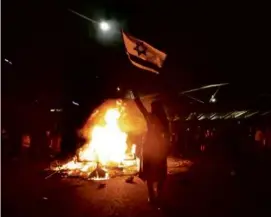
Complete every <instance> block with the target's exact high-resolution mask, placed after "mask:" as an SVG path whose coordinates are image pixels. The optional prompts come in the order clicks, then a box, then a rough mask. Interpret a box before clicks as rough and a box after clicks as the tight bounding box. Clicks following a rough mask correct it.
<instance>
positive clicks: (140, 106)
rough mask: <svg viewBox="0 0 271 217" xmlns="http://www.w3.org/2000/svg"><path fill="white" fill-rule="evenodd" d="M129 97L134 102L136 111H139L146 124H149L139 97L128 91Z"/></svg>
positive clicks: (145, 110)
mask: <svg viewBox="0 0 271 217" xmlns="http://www.w3.org/2000/svg"><path fill="white" fill-rule="evenodd" d="M130 96H131V98H132V99H133V100H134V101H135V103H136V105H137V107H138V109H139V110H140V112H141V113H142V114H143V116H144V118H145V120H146V122H147V124H149V123H150V121H149V112H148V111H147V109H146V108H145V106H144V105H143V103H142V101H141V100H140V98H139V96H138V95H137V94H134V92H133V91H130Z"/></svg>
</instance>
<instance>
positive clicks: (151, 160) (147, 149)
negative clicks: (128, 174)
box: [130, 91, 169, 204]
mask: <svg viewBox="0 0 271 217" xmlns="http://www.w3.org/2000/svg"><path fill="white" fill-rule="evenodd" d="M130 97H131V99H133V100H134V101H135V103H136V105H137V107H138V108H139V110H140V111H141V113H142V114H143V116H144V118H145V120H146V122H147V134H146V137H145V141H144V143H143V147H142V157H141V161H142V163H141V167H140V173H139V177H140V178H141V179H142V180H144V181H146V183H147V188H148V194H149V199H148V201H149V202H150V203H151V204H156V203H157V202H160V199H161V193H162V189H163V185H164V182H165V179H166V177H167V155H168V150H169V139H168V129H167V126H165V125H164V124H163V122H164V120H165V118H166V114H165V112H164V110H163V106H162V105H161V104H160V102H153V103H152V104H151V112H150V113H149V112H148V111H147V109H146V108H145V107H144V105H143V103H142V102H141V100H140V98H139V97H138V96H137V95H136V94H134V92H133V91H130ZM156 183H157V192H155V189H154V184H156Z"/></svg>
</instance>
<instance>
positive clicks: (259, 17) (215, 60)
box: [2, 0, 270, 104]
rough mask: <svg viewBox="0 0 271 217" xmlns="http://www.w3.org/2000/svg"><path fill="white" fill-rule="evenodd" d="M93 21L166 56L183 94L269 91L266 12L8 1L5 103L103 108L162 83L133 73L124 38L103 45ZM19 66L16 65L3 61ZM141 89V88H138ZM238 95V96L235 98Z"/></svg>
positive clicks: (237, 5)
mask: <svg viewBox="0 0 271 217" xmlns="http://www.w3.org/2000/svg"><path fill="white" fill-rule="evenodd" d="M68 8H71V9H73V10H75V11H77V12H80V13H82V14H84V15H86V16H88V17H90V18H93V19H97V20H99V19H101V18H105V19H115V20H116V21H118V22H119V23H120V25H121V27H122V28H124V30H126V31H128V32H129V33H130V34H132V35H134V36H136V37H138V38H140V39H143V40H146V41H147V42H149V43H151V44H152V45H154V46H156V47H157V48H159V49H161V50H163V51H165V52H166V53H167V54H168V58H167V60H166V62H165V66H164V69H163V73H164V75H165V77H166V79H163V80H166V82H167V83H168V84H170V86H172V87H174V88H175V89H176V90H185V89H189V88H192V87H197V86H199V85H204V84H210V83H215V82H230V83H234V84H235V86H237V90H238V88H239V89H244V88H246V87H248V88H247V89H248V90H251V89H253V91H254V90H259V89H265V90H264V91H267V89H269V85H268V79H267V76H268V72H269V70H270V66H269V65H268V56H269V55H268V50H269V49H268V45H269V42H268V41H267V38H268V33H267V29H268V28H267V26H268V25H267V22H268V21H267V20H268V19H267V18H268V17H267V16H268V14H267V12H266V11H265V6H264V5H260V4H258V5H249V4H248V3H243V2H238V1H235V2H230V1H228V2H227V3H214V2H210V1H207V2H206V1H204V2H202V3H198V2H194V1H189V2H187V1H147V2H146V1H142V0H139V1H136V2H133V1H132V2H131V1H109V0H107V1H106V0H103V1H38V2H34V1H16V0H10V1H7V0H6V1H3V2H2V65H3V67H2V94H3V98H8V99H11V97H15V98H16V100H18V99H20V100H22V101H26V100H29V102H32V101H33V100H35V99H37V98H43V99H44V101H46V100H47V101H48V102H50V103H55V104H57V103H59V101H61V102H62V101H65V102H66V101H70V100H77V101H81V102H82V101H84V102H90V101H92V102H94V101H97V103H98V102H99V101H100V100H101V99H104V98H107V97H111V96H114V95H115V92H116V87H117V86H120V87H127V88H129V87H130V86H131V85H132V83H133V85H134V86H137V88H138V89H140V90H141V91H145V92H153V91H155V89H157V87H159V86H161V79H159V78H158V77H157V76H155V75H153V74H151V73H147V72H142V71H140V70H138V69H136V68H134V67H133V66H132V65H131V64H130V63H129V60H128V59H127V57H126V54H125V52H124V47H123V44H122V41H121V40H120V38H115V39H114V41H113V42H110V43H106V44H104V43H101V42H100V41H99V40H98V38H97V37H96V35H97V30H96V29H95V27H94V25H93V24H92V23H90V22H88V21H85V20H83V19H82V18H80V17H77V16H76V15H74V14H72V13H70V12H68V10H67V9H68ZM3 58H7V59H9V60H10V61H12V63H13V64H12V65H8V64H7V63H5V62H3ZM138 84H139V85H138ZM234 91H236V89H235V90H233V92H232V93H234Z"/></svg>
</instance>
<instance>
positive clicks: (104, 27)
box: [99, 21, 110, 32]
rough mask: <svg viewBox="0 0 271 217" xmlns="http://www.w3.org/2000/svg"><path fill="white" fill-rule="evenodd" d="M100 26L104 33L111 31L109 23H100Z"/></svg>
mask: <svg viewBox="0 0 271 217" xmlns="http://www.w3.org/2000/svg"><path fill="white" fill-rule="evenodd" d="M99 26H100V29H101V30H102V31H104V32H107V31H108V30H110V25H109V23H107V22H105V21H102V22H100V24H99Z"/></svg>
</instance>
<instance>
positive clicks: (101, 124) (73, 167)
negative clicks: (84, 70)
mask: <svg viewBox="0 0 271 217" xmlns="http://www.w3.org/2000/svg"><path fill="white" fill-rule="evenodd" d="M124 117H125V104H124V103H123V102H122V101H120V100H117V101H115V102H114V103H111V104H110V105H103V106H102V107H101V108H100V109H97V110H95V111H94V112H93V114H92V115H91V117H90V119H89V121H88V122H87V123H86V125H85V126H84V127H83V129H82V130H81V133H82V135H83V136H84V137H85V139H86V141H87V142H86V144H84V145H83V146H82V147H81V148H79V149H78V151H77V154H76V156H74V157H73V159H72V160H70V161H68V162H67V163H64V164H62V165H59V164H58V165H52V166H51V169H52V170H54V171H58V172H61V173H62V174H66V175H68V176H80V177H84V178H88V179H94V180H101V179H102V180H104V179H108V178H110V177H111V176H114V175H116V174H118V175H120V174H122V175H131V174H135V173H137V172H138V170H139V159H138V158H137V157H136V155H135V152H136V144H129V143H128V133H127V132H125V131H124V130H123V129H122V128H124V127H121V125H123V123H124Z"/></svg>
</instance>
